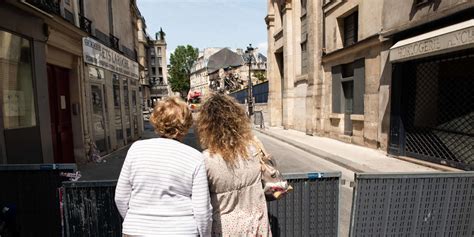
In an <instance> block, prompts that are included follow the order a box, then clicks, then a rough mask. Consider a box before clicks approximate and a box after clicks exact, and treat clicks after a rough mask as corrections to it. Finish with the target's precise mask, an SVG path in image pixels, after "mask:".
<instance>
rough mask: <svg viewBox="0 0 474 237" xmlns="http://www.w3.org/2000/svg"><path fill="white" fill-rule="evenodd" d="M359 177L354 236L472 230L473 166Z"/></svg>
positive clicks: (459, 233) (451, 233)
mask: <svg viewBox="0 0 474 237" xmlns="http://www.w3.org/2000/svg"><path fill="white" fill-rule="evenodd" d="M355 180H356V187H355V189H354V201H353V204H352V218H351V234H350V236H364V237H366V236H368V237H370V236H473V235H474V172H463V173H461V172H459V173H433V174H356V179H355Z"/></svg>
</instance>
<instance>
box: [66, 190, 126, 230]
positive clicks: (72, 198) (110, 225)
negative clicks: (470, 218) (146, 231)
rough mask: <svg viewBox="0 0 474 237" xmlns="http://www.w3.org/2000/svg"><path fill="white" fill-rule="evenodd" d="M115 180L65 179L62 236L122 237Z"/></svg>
mask: <svg viewBox="0 0 474 237" xmlns="http://www.w3.org/2000/svg"><path fill="white" fill-rule="evenodd" d="M116 184H117V182H116V181H97V182H96V181H90V182H89V181H84V182H64V183H63V188H64V197H63V203H64V225H65V236H68V237H71V236H78V237H79V236H98V237H100V236H117V237H119V236H122V218H121V217H120V214H119V212H118V210H117V208H116V206H115V201H114V196H115V186H116Z"/></svg>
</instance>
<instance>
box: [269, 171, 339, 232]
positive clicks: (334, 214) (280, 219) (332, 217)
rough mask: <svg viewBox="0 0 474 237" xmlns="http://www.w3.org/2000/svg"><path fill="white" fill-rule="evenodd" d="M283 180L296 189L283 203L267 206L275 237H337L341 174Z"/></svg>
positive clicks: (291, 176) (304, 174)
mask: <svg viewBox="0 0 474 237" xmlns="http://www.w3.org/2000/svg"><path fill="white" fill-rule="evenodd" d="M284 177H285V178H286V179H287V180H288V181H289V183H290V184H291V185H292V186H293V189H294V190H293V192H290V193H288V194H287V195H286V196H285V197H284V198H282V199H281V200H278V201H273V202H269V203H268V211H269V218H270V225H271V228H272V234H273V236H275V237H284V236H288V237H290V236H328V237H332V236H338V223H339V200H340V199H339V187H340V177H341V173H340V172H334V173H298V174H285V175H284Z"/></svg>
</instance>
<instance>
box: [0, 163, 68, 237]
mask: <svg viewBox="0 0 474 237" xmlns="http://www.w3.org/2000/svg"><path fill="white" fill-rule="evenodd" d="M75 171H76V165H75V164H28V165H0V187H1V191H0V210H8V211H6V212H7V213H5V214H3V215H1V216H3V217H5V219H6V220H2V221H4V222H5V223H6V226H5V227H3V228H5V229H4V230H2V231H0V232H3V233H0V236H61V232H62V230H61V229H62V228H61V211H60V205H59V200H60V198H59V188H60V187H61V183H62V182H63V181H66V180H68V178H67V177H65V176H64V175H62V174H61V173H64V172H75ZM4 208H5V209H4ZM0 225H1V224H0Z"/></svg>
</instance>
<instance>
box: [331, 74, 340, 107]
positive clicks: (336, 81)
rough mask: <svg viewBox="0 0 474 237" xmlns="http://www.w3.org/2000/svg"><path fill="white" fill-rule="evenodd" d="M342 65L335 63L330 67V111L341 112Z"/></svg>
mask: <svg viewBox="0 0 474 237" xmlns="http://www.w3.org/2000/svg"><path fill="white" fill-rule="evenodd" d="M341 69H342V67H341V65H337V66H334V67H332V69H331V70H332V112H333V113H342V106H341V103H342V100H341V97H342V84H341V79H342V70H341Z"/></svg>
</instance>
